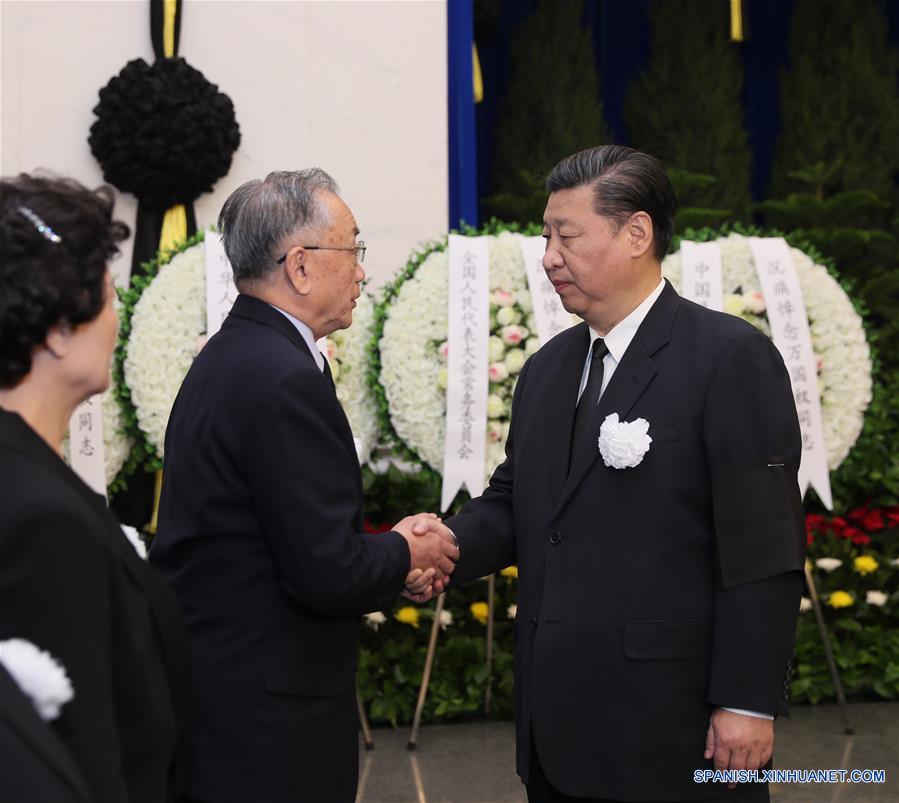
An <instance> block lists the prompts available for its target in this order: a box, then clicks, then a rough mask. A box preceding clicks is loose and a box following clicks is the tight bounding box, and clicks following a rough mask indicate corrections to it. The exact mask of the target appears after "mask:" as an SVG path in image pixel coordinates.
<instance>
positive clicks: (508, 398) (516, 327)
mask: <svg viewBox="0 0 899 803" xmlns="http://www.w3.org/2000/svg"><path fill="white" fill-rule="evenodd" d="M488 242H489V252H490V263H489V271H490V340H489V342H488V361H489V365H488V380H489V383H490V384H489V395H488V398H487V418H488V422H487V431H486V432H485V437H486V440H487V443H486V460H485V463H486V466H485V468H486V476H488V477H489V476H490V475H491V474H492V473H493V470H494V469H495V468H496V467H497V466H498V465H499V464H500V463H501V462H502V461H503V459H504V457H505V442H506V437H507V436H508V433H509V418H510V415H511V410H512V394H513V392H514V390H515V383H516V382H517V380H518V375H519V373H520V372H521V369H522V368H523V367H524V363H525V361H526V360H527V358H528V357H529V356H530V355H531V354H533V353H534V352H535V351H536V350H537V349H538V348H539V345H540V344H539V342H538V340H537V338H536V337H535V336H533V335H532V333H533V332H534V331H535V325H534V319H533V314H532V303H531V295H530V291H529V290H528V286H527V276H526V274H525V266H524V259H523V257H522V255H521V248H520V246H519V244H518V240H517V237H516V235H515V234H513V233H512V232H509V231H504V232H501V233H499V234H496V235H490V236H489V239H488ZM444 245H445V241H444V243H442V244H440V245H437V246H433V247H432V248H433V249H434V250H430V253H427V254H426V256H424V258H423V259H422V261H421V262H420V263H419V264H418V265H417V267H416V268H415V269H414V270H413V271H412V272H411V275H409V276H408V277H407V278H405V279H402V280H401V284H400V286H399V290H398V292H397V293H396V295H395V297H394V298H392V300H390V301H389V302H388V303H387V304H386V310H385V315H386V318H385V321H384V328H383V332H382V334H381V338H380V343H379V349H380V358H381V372H380V382H381V385H382V387H383V389H384V394H385V396H386V399H387V405H388V409H389V417H390V423H391V424H392V426H393V429H394V431H395V432H396V434H397V436H398V437H399V438H400V440H401V441H403V443H405V444H406V446H408V447H409V448H410V449H412V450H413V451H414V452H415V453H416V454H417V455H418V456H419V457H420V458H421V459H422V460H423V461H424V462H425V463H427V464H428V465H429V466H430V467H431V468H432V469H434V470H435V471H438V472H440V471H443V450H444V439H445V436H446V381H447V370H446V361H447V357H448V347H447V342H446V339H447V331H448V327H449V321H448V312H447V306H448V298H449V277H448V254H447V252H446V251H444V250H439V249H441V248H442V247H443V246H444Z"/></svg>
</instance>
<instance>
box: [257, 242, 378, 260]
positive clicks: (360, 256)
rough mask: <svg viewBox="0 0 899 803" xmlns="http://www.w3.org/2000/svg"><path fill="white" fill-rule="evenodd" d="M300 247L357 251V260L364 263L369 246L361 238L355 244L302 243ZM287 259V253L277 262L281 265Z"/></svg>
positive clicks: (314, 249) (311, 249)
mask: <svg viewBox="0 0 899 803" xmlns="http://www.w3.org/2000/svg"><path fill="white" fill-rule="evenodd" d="M300 248H305V249H306V250H307V251H355V252H356V261H357V262H359V263H362V262H365V249H366V248H367V246H366V245H365V241H364V240H359V241H358V242H357V243H356V244H355V245H344V246H336V245H301V246H300ZM285 259H287V254H285V255H284V256H283V257H281V258H280V259H276V260H275V263H276V264H277V265H280V264H282V263H283V262H284V260H285Z"/></svg>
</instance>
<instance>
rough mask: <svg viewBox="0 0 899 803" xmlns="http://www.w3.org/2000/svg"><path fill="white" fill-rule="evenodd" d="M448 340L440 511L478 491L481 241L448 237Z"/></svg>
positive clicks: (482, 383)
mask: <svg viewBox="0 0 899 803" xmlns="http://www.w3.org/2000/svg"><path fill="white" fill-rule="evenodd" d="M448 251H449V335H448V340H447V342H448V347H449V352H448V355H447V376H448V379H447V387H446V441H445V448H444V457H443V490H442V493H441V510H446V509H447V508H448V507H449V506H450V504H451V503H452V501H453V499H454V498H455V496H456V494H457V493H458V491H459V489H460V488H461V487H462V486H463V485H465V486H466V487H467V489H468V492H469V493H470V494H471V495H472V496H479V495H480V494H481V492H482V491H483V490H484V474H485V470H484V469H485V464H484V460H485V453H486V433H487V340H488V337H489V336H490V314H489V313H490V311H489V275H488V270H489V268H488V264H489V252H488V246H487V238H486V237H462V236H460V235H456V234H451V235H450V237H449V245H448Z"/></svg>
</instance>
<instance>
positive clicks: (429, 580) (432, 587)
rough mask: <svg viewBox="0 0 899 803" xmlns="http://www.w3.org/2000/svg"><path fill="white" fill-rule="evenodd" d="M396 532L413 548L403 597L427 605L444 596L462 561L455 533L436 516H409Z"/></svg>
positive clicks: (410, 549) (429, 514) (431, 514)
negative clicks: (441, 595)
mask: <svg viewBox="0 0 899 803" xmlns="http://www.w3.org/2000/svg"><path fill="white" fill-rule="evenodd" d="M392 529H393V530H395V531H396V532H398V533H399V534H400V535H402V536H403V538H405V539H406V542H407V543H408V544H409V556H410V562H409V566H410V571H409V574H407V575H406V587H405V589H404V590H403V596H404V597H406V598H407V599H410V600H412V601H413V602H419V603H423V602H427V601H428V600H430V599H431V598H433V597H435V596H437V595H438V594H440V593H442V592H443V590H444V589H445V588H446V586H447V584H448V583H449V578H450V575H451V574H452V573H453V569H455V568H456V561H458V560H459V547H458V545H457V543H456V536H455V535H453V532H452V530H450V528H449V527H447V526H446V525H445V524H444V523H443V520H442V519H441V518H440V517H439V516H437V515H435V514H434V513H419V514H417V515H415V516H407V517H406V518H404V519H403V520H402V521H400V522H398V523H397V524H395V525H394V526H393V528H392Z"/></svg>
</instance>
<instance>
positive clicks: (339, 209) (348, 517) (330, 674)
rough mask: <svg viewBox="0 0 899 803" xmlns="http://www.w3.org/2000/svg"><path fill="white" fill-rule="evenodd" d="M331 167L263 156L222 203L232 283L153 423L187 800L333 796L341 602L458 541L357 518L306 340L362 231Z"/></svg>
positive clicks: (346, 642)
mask: <svg viewBox="0 0 899 803" xmlns="http://www.w3.org/2000/svg"><path fill="white" fill-rule="evenodd" d="M337 192H338V190H337V186H336V184H335V183H334V181H333V179H332V178H331V177H330V176H328V175H327V173H324V172H323V171H321V170H318V169H312V170H303V171H296V172H287V171H285V172H279V173H272V174H270V175H269V176H267V177H266V179H265V180H264V181H250V182H248V183H246V184H244V185H243V186H241V187H240V188H238V189H237V190H236V191H235V192H234V193H233V194H232V195H231V197H230V198H228V200H227V201H226V202H225V205H224V207H223V208H222V211H221V214H220V216H219V228H220V229H221V232H222V236H223V239H224V244H225V251H226V253H227V255H228V258H229V260H230V262H231V266H232V269H233V272H234V279H235V283H236V285H237V288H238V290H239V291H240V295H239V296H238V298H237V300H236V301H235V303H234V307H233V308H232V310H231V312H230V314H229V316H228V318H227V319H226V321H225V323H224V325H223V326H222V328H221V330H220V331H219V332H218V334H216V335H214V336H213V337H212V338H211V339H210V340H209V343H208V344H207V345H206V347H205V348H204V349H203V351H202V352H201V353H200V354H199V356H198V357H197V359H196V360H195V361H194V364H193V366H192V367H191V369H190V371H189V372H188V375H187V377H186V379H185V380H184V384H183V385H182V387H181V391H180V393H179V394H178V398H177V400H176V402H175V405H174V408H173V410H172V415H171V418H170V420H169V425H168V430H167V432H166V444H165V447H166V450H165V482H164V485H163V491H162V500H161V504H160V511H159V531H158V534H157V536H156V539H155V542H154V544H153V547H152V549H151V552H150V560H151V561H152V562H153V563H154V564H155V565H156V566H157V567H158V569H159V570H160V571H161V572H162V574H163V575H164V576H165V577H166V579H167V580H168V581H169V583H170V584H171V586H172V588H173V589H174V590H175V593H176V594H177V595H178V597H179V599H180V601H181V604H182V606H183V608H184V613H185V616H186V618H187V622H188V627H189V630H190V635H191V642H192V649H193V682H194V709H193V710H194V735H193V759H194V764H193V772H192V777H191V783H190V788H189V789H188V790H185V792H186V794H187V795H188V797H187V799H188V800H198V801H206V802H207V803H219V802H222V803H224V802H225V801H234V803H238V801H239V802H240V803H245V802H246V801H251V800H253V801H266V803H276V801H317V802H318V801H351V800H353V799H354V796H355V791H356V776H357V766H358V756H357V749H358V737H357V713H356V701H355V683H354V679H355V671H356V656H357V650H358V643H357V641H358V631H359V616H360V615H361V614H363V613H366V612H369V611H373V610H377V609H379V608H382V607H385V606H387V605H390V604H391V603H392V601H393V600H394V598H395V597H396V596H397V595H398V594H399V593H400V592H401V591H402V589H403V587H404V586H407V585H411V588H412V589H413V590H415V589H418V590H419V591H424V589H426V588H429V587H430V586H431V585H432V584H433V587H434V589H435V590H438V591H439V590H441V589H442V588H443V585H444V583H445V581H446V579H447V577H448V575H449V574H450V573H451V572H452V570H453V568H454V562H455V560H456V559H457V558H458V550H457V549H456V547H455V544H454V541H455V539H454V538H453V536H452V533H450V532H449V530H447V529H446V527H444V526H443V524H442V523H441V522H440V520H439V519H437V518H436V517H434V516H429V515H426V514H423V515H420V516H418V517H408V518H406V519H403V520H402V521H401V522H399V523H398V524H397V525H396V526H395V528H394V530H393V531H392V532H389V533H386V534H384V535H369V534H366V533H363V532H362V529H363V527H362V501H363V500H362V482H361V475H360V471H359V465H358V460H357V457H356V451H355V447H354V443H353V436H352V432H351V431H350V426H349V424H348V422H347V419H346V416H345V415H344V413H343V410H342V408H341V406H340V403H339V402H338V400H337V396H336V394H335V392H334V383H333V381H332V379H331V373H330V370H329V368H328V363H327V360H326V359H325V358H324V356H323V355H322V354H321V352H320V351H319V350H318V348H317V347H316V345H315V343H316V340H317V339H319V338H321V337H324V336H325V335H328V334H330V333H331V332H334V331H336V330H337V329H344V328H346V327H348V326H349V325H350V324H351V323H352V320H353V308H354V307H355V306H356V299H357V298H358V297H359V292H360V287H359V285H360V283H361V282H362V280H363V279H364V278H365V272H364V271H363V269H362V265H361V263H362V260H363V257H364V256H365V244H364V243H363V242H361V241H357V237H358V235H359V228H358V226H357V225H356V220H355V218H354V217H353V213H352V212H351V211H350V209H349V207H348V206H347V205H346V204H345V203H344V202H343V201H342V200H341V199H340V197H339V196H338V194H337Z"/></svg>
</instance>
